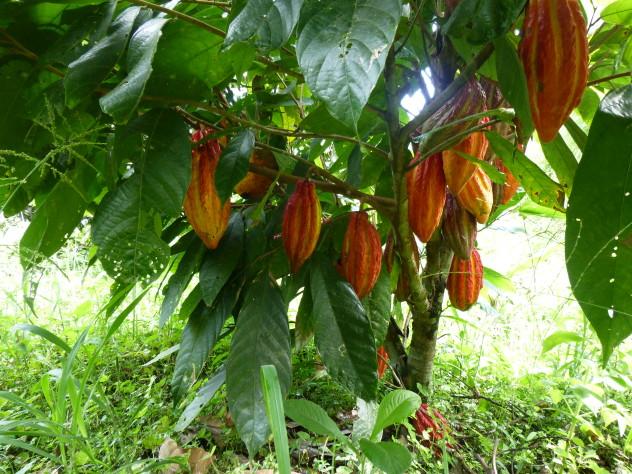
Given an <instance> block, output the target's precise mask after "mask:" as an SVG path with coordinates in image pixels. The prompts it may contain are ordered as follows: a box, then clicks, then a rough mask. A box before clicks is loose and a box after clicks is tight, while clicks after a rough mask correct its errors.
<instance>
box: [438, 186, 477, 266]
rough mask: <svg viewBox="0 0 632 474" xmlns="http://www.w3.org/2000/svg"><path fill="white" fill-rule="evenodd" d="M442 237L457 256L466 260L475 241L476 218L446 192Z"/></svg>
mask: <svg viewBox="0 0 632 474" xmlns="http://www.w3.org/2000/svg"><path fill="white" fill-rule="evenodd" d="M441 230H442V232H443V237H444V239H445V240H446V241H447V242H448V245H449V246H450V248H451V249H452V251H453V252H454V255H456V256H457V257H459V258H461V259H463V260H467V259H468V258H470V255H471V254H472V250H473V249H474V244H475V243H476V219H475V218H474V216H473V215H472V214H470V213H469V212H467V211H466V210H465V209H463V208H462V207H461V206H459V203H458V202H457V200H456V198H455V197H454V196H452V194H448V198H447V200H446V202H445V210H444V214H443V227H442V229H441Z"/></svg>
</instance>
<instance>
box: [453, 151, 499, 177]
mask: <svg viewBox="0 0 632 474" xmlns="http://www.w3.org/2000/svg"><path fill="white" fill-rule="evenodd" d="M454 151H456V152H457V154H458V155H459V156H460V157H461V158H463V159H466V160H467V161H471V162H472V163H476V164H477V165H478V166H480V167H481V168H482V169H483V171H485V174H486V175H487V176H489V179H491V180H492V181H493V182H494V183H498V184H504V183H505V180H506V177H505V174H504V173H503V172H502V171H499V170H498V169H497V168H496V167H495V166H494V165H492V164H490V163H488V162H487V161H484V160H479V159H478V158H476V157H475V156H472V155H470V154H468V153H463V152H462V151H459V150H454Z"/></svg>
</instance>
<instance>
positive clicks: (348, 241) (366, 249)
mask: <svg viewBox="0 0 632 474" xmlns="http://www.w3.org/2000/svg"><path fill="white" fill-rule="evenodd" d="M381 268H382V243H381V242H380V234H378V232H377V229H376V228H375V227H373V224H371V223H370V222H369V216H368V214H367V213H366V212H362V211H360V212H352V213H351V215H350V216H349V224H348V225H347V231H346V232H345V237H344V240H343V241H342V254H341V256H340V266H339V269H340V272H341V273H342V275H343V276H344V277H345V278H346V279H347V281H348V282H349V283H351V286H352V287H353V289H354V290H355V292H356V295H358V298H364V297H365V296H366V295H368V294H369V293H371V290H372V289H373V286H375V283H376V282H377V279H378V277H379V276H380V269H381Z"/></svg>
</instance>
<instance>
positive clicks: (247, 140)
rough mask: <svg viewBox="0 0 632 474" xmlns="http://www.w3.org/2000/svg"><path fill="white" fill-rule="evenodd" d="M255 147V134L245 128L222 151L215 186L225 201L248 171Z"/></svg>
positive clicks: (221, 198)
mask: <svg viewBox="0 0 632 474" xmlns="http://www.w3.org/2000/svg"><path fill="white" fill-rule="evenodd" d="M254 149H255V134H254V133H252V130H249V129H245V130H243V131H241V132H240V133H239V135H237V136H236V137H235V138H233V139H232V140H231V141H230V143H229V144H228V146H227V147H226V148H224V151H222V156H221V157H220V159H219V163H218V164H217V170H216V171H215V187H216V188H217V195H218V196H219V199H220V201H222V202H225V201H226V199H228V198H229V197H230V195H231V194H232V193H233V189H234V187H235V185H236V184H237V183H239V181H241V180H242V179H243V178H244V177H245V176H246V174H247V173H248V163H249V162H250V156H251V155H252V152H253V151H254Z"/></svg>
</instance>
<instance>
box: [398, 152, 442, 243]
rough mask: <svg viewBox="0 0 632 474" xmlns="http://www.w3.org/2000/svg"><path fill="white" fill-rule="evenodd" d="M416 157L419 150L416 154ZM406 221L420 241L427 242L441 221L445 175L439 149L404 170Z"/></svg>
mask: <svg viewBox="0 0 632 474" xmlns="http://www.w3.org/2000/svg"><path fill="white" fill-rule="evenodd" d="M418 157H419V154H417V156H416V157H415V158H416V159H417V158H418ZM406 188H407V190H408V221H409V222H410V227H411V229H412V231H413V232H414V233H415V234H416V235H417V237H419V240H421V241H422V242H428V241H429V240H430V237H432V234H434V231H435V230H436V229H437V227H439V224H440V223H441V215H442V214H443V205H444V204H445V195H446V189H445V177H444V175H443V165H442V160H441V153H437V154H435V155H432V156H430V157H428V158H426V159H425V160H424V161H423V162H422V163H421V164H419V165H417V166H415V167H414V168H413V169H411V170H410V171H409V172H408V173H407V174H406Z"/></svg>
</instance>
